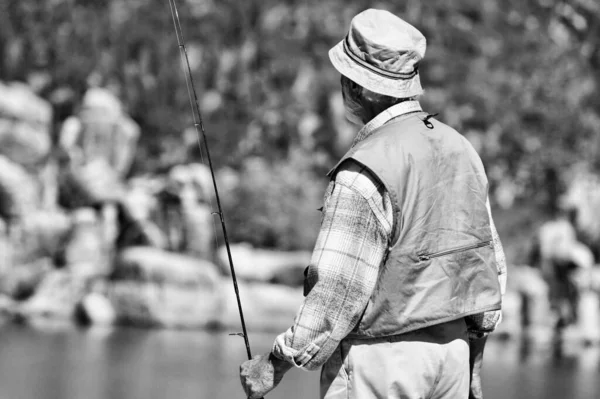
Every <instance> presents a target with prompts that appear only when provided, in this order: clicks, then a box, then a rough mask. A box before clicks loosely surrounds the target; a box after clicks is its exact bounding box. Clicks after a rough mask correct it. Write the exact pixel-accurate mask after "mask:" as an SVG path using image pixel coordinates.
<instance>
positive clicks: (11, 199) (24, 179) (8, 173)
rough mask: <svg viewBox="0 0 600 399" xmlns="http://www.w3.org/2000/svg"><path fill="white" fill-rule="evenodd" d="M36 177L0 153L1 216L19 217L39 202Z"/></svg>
mask: <svg viewBox="0 0 600 399" xmlns="http://www.w3.org/2000/svg"><path fill="white" fill-rule="evenodd" d="M38 190H39V186H38V183H37V182H36V180H35V178H34V177H33V176H31V175H30V174H29V173H27V171H26V170H25V169H24V168H23V167H22V166H21V165H19V164H17V163H15V162H13V161H11V160H10V159H8V158H7V157H5V156H2V155H0V217H2V218H5V219H7V220H13V219H19V218H21V217H23V216H24V215H26V214H28V213H30V212H32V211H33V210H35V209H36V208H37V206H38V204H39V200H40V197H39V191H38Z"/></svg>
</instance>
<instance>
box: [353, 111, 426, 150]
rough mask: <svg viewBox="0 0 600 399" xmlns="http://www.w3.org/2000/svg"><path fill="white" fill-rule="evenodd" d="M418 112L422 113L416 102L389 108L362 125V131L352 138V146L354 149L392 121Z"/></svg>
mask: <svg viewBox="0 0 600 399" xmlns="http://www.w3.org/2000/svg"><path fill="white" fill-rule="evenodd" d="M418 111H422V109H421V104H419V102H418V101H416V100H408V101H402V102H401V103H398V104H396V105H393V106H391V107H389V108H388V109H386V110H385V111H383V112H382V113H380V114H379V115H377V116H376V117H375V118H373V119H371V120H370V121H369V123H367V124H366V125H364V126H363V127H362V129H360V131H359V132H358V133H357V135H356V137H355V138H354V142H353V143H352V146H353V147H354V146H355V145H356V144H357V143H358V142H360V141H362V140H364V139H366V138H367V137H369V136H370V135H371V133H373V132H374V131H375V130H376V129H378V128H380V127H381V126H383V125H385V124H386V123H388V122H389V121H391V120H392V119H394V118H397V117H399V116H402V115H406V114H409V113H411V112H418Z"/></svg>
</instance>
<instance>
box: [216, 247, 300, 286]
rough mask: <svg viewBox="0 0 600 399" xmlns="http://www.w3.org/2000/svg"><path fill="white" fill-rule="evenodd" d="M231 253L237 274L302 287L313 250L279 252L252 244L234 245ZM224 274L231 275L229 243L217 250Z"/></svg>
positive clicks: (239, 276) (249, 279)
mask: <svg viewBox="0 0 600 399" xmlns="http://www.w3.org/2000/svg"><path fill="white" fill-rule="evenodd" d="M231 256H232V259H233V265H234V267H235V273H236V276H237V277H238V278H239V279H242V280H247V281H260V282H280V283H286V282H287V283H288V284H289V285H294V286H300V285H302V283H303V281H304V269H305V268H306V267H307V266H308V264H309V262H310V257H311V252H309V251H277V250H267V249H257V248H254V247H252V246H251V245H249V244H245V243H240V244H232V245H231ZM217 259H218V264H219V267H220V268H221V271H222V273H224V274H226V275H231V270H230V267H229V260H228V256H227V250H226V247H225V246H222V247H220V248H219V249H218V251H217Z"/></svg>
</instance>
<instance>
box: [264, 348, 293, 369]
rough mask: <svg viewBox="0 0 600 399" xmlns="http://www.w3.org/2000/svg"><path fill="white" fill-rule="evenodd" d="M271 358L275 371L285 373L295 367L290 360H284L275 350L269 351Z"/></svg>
mask: <svg viewBox="0 0 600 399" xmlns="http://www.w3.org/2000/svg"><path fill="white" fill-rule="evenodd" d="M269 360H270V361H271V364H273V368H274V369H275V372H276V373H278V374H281V373H285V372H286V371H288V370H289V369H291V368H292V367H293V365H292V364H290V363H289V362H288V361H286V360H282V359H280V358H278V357H277V356H275V355H274V354H273V352H271V353H269Z"/></svg>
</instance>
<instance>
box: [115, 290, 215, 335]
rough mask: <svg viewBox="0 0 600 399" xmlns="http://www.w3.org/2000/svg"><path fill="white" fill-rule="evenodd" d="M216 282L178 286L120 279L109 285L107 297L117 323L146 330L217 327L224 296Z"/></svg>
mask: <svg viewBox="0 0 600 399" xmlns="http://www.w3.org/2000/svg"><path fill="white" fill-rule="evenodd" d="M218 290H219V285H218V284H216V282H208V281H207V282H206V283H205V284H204V285H202V286H187V287H186V286H179V285H173V284H160V283H156V282H143V281H134V280H118V281H113V282H111V283H110V284H109V289H108V298H109V300H110V302H111V304H112V307H113V308H114V309H115V312H116V317H117V322H118V323H120V324H129V325H136V326H147V327H162V328H205V327H210V326H211V325H214V324H215V320H216V319H217V317H218V314H219V313H218V312H219V304H220V303H221V295H220V293H219V291H218Z"/></svg>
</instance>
